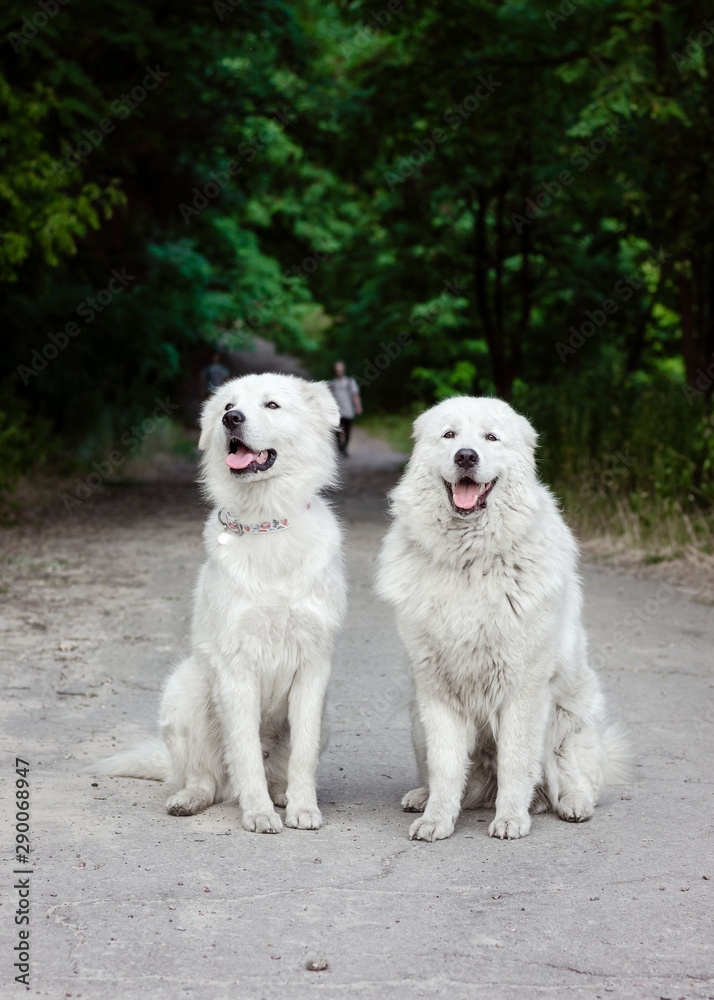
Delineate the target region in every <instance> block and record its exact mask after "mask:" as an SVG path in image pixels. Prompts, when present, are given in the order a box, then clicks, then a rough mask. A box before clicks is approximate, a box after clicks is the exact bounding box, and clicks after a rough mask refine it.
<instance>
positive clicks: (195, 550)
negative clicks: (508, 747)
mask: <svg viewBox="0 0 714 1000" xmlns="http://www.w3.org/2000/svg"><path fill="white" fill-rule="evenodd" d="M397 464H398V458H395V456H394V455H393V454H392V453H391V452H390V451H389V449H388V448H386V446H382V445H379V444H374V443H372V444H370V443H369V441H368V439H366V438H365V437H364V436H362V435H361V434H357V436H356V438H355V442H354V446H353V450H352V457H351V458H350V459H349V460H348V461H347V462H346V463H345V466H346V470H347V472H346V487H347V488H346V491H345V493H344V494H341V495H340V496H339V497H338V499H337V502H338V505H339V506H340V508H341V509H342V511H343V515H344V520H345V529H346V543H347V554H348V566H349V574H350V587H351V597H350V605H349V613H348V617H347V621H346V624H345V628H344V631H343V633H342V635H341V637H340V640H339V643H338V648H337V654H336V658H335V669H334V678H333V682H332V686H331V693H330V704H331V707H330V715H331V720H332V721H331V728H332V736H331V740H330V744H329V747H328V749H327V751H326V753H325V755H324V758H323V761H322V765H321V772H320V779H319V797H320V804H321V808H322V810H323V815H324V819H325V825H324V827H323V829H322V830H320V831H319V832H316V833H312V832H307V831H294V830H284V831H283V833H282V834H281V835H280V836H277V837H268V836H256V835H252V834H248V833H246V832H244V831H243V830H242V829H241V827H240V825H239V822H238V818H239V817H238V812H237V809H236V808H234V807H231V806H218V807H213V808H211V809H210V810H208V811H207V812H206V813H204V814H203V815H200V816H196V817H186V818H176V817H172V816H168V815H167V814H166V813H165V812H164V809H163V803H164V799H165V792H164V789H163V788H162V787H161V786H160V785H159V784H157V783H154V782H143V781H135V780H129V779H107V778H96V777H93V776H92V775H90V774H84V773H81V770H80V769H81V768H82V766H83V765H85V764H87V763H89V762H90V761H93V760H97V759H99V758H100V757H102V756H104V755H106V754H107V753H109V752H111V751H112V750H113V749H114V748H115V747H126V746H128V745H130V744H132V743H133V742H135V741H136V740H138V739H140V738H142V737H143V736H145V735H147V734H150V733H153V732H154V731H155V725H156V715H157V706H158V699H159V692H160V688H161V684H162V681H163V678H164V677H165V675H166V673H167V671H168V670H169V668H170V666H171V665H172V663H174V662H175V661H176V660H177V659H178V658H179V657H181V656H182V655H183V654H184V653H185V652H186V651H187V649H188V632H189V623H190V611H191V594H192V589H193V585H194V581H195V577H196V572H197V569H198V567H199V565H200V563H201V561H202V548H201V526H202V519H203V509H202V507H201V504H200V502H199V499H198V495H197V493H196V491H195V489H194V487H193V485H192V484H191V483H190V482H187V481H185V479H181V477H180V476H177V477H176V478H175V480H174V481H167V482H164V483H154V484H150V485H145V486H132V487H125V488H119V487H115V488H104V489H100V490H96V491H95V492H94V493H93V494H92V496H91V497H90V499H88V500H87V501H86V502H85V503H83V504H82V505H81V506H80V507H79V508H78V509H77V510H76V511H74V513H73V514H71V515H65V513H64V510H63V507H62V505H61V503H60V498H59V497H57V503H56V504H54V506H53V507H51V512H50V516H49V517H46V518H45V519H44V521H43V522H42V523H33V524H26V525H24V526H21V527H17V528H13V529H10V530H7V531H4V532H3V536H2V544H3V546H4V552H3V563H2V574H3V575H2V579H1V580H0V587H1V588H2V591H3V594H2V600H3V616H2V642H1V645H2V652H3V665H4V669H3V674H2V687H3V698H2V717H3V727H2V733H3V735H2V746H3V750H4V753H3V758H2V759H3V766H2V774H1V775H0V777H1V779H2V789H3V798H2V803H3V805H2V811H3V815H2V821H3V827H2V829H3V843H4V845H5V847H4V855H3V856H4V858H5V865H4V876H3V886H2V907H1V908H0V925H1V927H2V934H1V935H0V940H1V941H2V942H3V943H2V976H1V978H0V996H2V997H3V998H5V997H10V996H16V995H19V992H20V991H22V986H20V985H18V984H16V983H14V982H13V979H14V976H15V975H16V974H18V970H17V969H15V968H13V963H14V962H15V961H17V955H16V953H14V952H13V950H12V949H13V947H14V945H16V944H17V943H18V936H17V932H18V930H19V929H21V927H18V926H17V925H16V924H15V922H14V921H15V914H16V913H17V911H18V908H19V907H21V904H20V903H19V899H20V897H19V892H20V889H18V888H16V886H17V882H16V881H14V880H17V879H26V878H29V888H30V896H29V899H30V913H31V922H30V925H29V932H30V936H29V944H30V962H29V964H30V993H31V994H32V995H37V996H43V997H52V998H53V1000H54V998H64V997H82V998H84V1000H113V998H136V997H139V996H146V997H152V998H153V997H156V998H160V1000H164V998H165V1000H169V998H170V1000H176V998H181V997H196V998H204V997H205V998H209V997H211V998H222V997H237V998H241V1000H244V998H248V1000H253V998H255V1000H260V998H269V997H273V996H275V995H278V994H280V995H283V996H286V997H290V998H291V1000H295V998H297V1000H302V998H303V997H315V996H323V997H329V998H333V997H336V998H343V997H344V998H373V997H374V998H378V997H384V996H388V995H391V994H393V995H396V996H400V997H429V998H431V997H450V998H461V997H463V998H466V997H469V998H473V997H484V998H486V997H488V998H489V1000H500V998H518V1000H528V998H531V997H533V998H535V997H547V998H550V997H560V996H566V995H567V996H568V997H578V998H580V997H582V998H588V1000H589V998H592V1000H595V998H598V1000H599V998H606V997H610V996H612V997H616V998H618V1000H622V998H625V1000H629V998H635V997H637V998H648V1000H650V998H654V1000H659V998H686V1000H703V998H711V997H714V961H713V951H714V949H713V947H712V946H713V944H714V932H713V927H712V914H713V913H714V906H713V905H712V885H713V882H712V881H711V879H713V878H714V864H713V863H712V860H713V858H712V842H713V838H712V826H711V823H712V806H713V804H714V802H713V798H712V796H713V792H714V784H713V776H714V768H713V767H712V763H713V760H712V758H713V756H714V754H713V745H712V729H713V727H712V722H713V721H714V711H713V710H712V696H713V695H714V690H713V687H714V678H713V676H712V636H713V634H714V628H713V627H712V626H713V622H712V617H713V616H712V609H711V608H710V607H706V606H703V605H700V604H696V603H693V602H692V601H691V600H690V599H689V598H688V597H687V596H686V595H685V594H684V593H683V592H682V591H681V590H679V589H676V588H674V587H670V586H667V585H663V584H661V583H659V582H657V581H652V580H646V579H637V578H635V577H632V576H627V575H625V574H624V573H618V572H616V571H613V570H610V569H604V568H602V567H597V566H590V567H587V566H586V568H585V589H586V620H587V625H588V629H589V634H590V638H591V646H592V649H593V655H594V656H595V657H596V658H597V660H598V662H599V664H600V666H601V672H602V676H603V683H604V686H605V688H606V691H607V694H608V697H609V702H610V705H611V709H612V714H613V715H614V716H616V717H619V718H621V719H622V720H623V721H624V723H625V725H626V726H627V727H628V728H629V730H630V733H631V737H632V739H633V741H634V744H635V760H636V766H635V769H634V771H635V773H634V777H633V780H632V782H631V783H630V784H629V785H628V786H627V787H621V788H613V789H610V790H609V791H608V792H607V794H606V795H605V796H604V798H603V800H602V802H601V804H600V806H599V808H598V809H597V810H596V813H595V816H594V818H593V819H592V820H591V821H590V822H589V823H587V824H584V825H582V826H573V825H569V824H567V823H563V822H561V821H559V820H558V819H556V818H554V817H553V816H538V817H536V818H535V820H534V824H533V830H532V833H531V835H530V836H529V837H528V838H526V839H524V840H522V841H518V842H515V843H501V842H497V841H493V840H490V839H489V838H488V837H487V836H486V829H487V824H488V821H489V819H490V814H489V813H488V812H487V811H473V812H468V813H465V814H464V815H463V816H462V818H461V819H460V821H459V823H458V825H457V829H456V832H455V834H454V836H453V837H452V838H451V839H450V840H448V841H444V842H440V843H437V844H434V845H427V844H422V843H410V842H409V840H408V839H407V829H408V826H409V821H410V819H409V817H408V816H407V815H405V814H403V813H402V812H401V811H400V809H399V799H400V797H401V795H402V794H403V793H404V791H406V790H407V789H409V788H410V787H412V786H413V784H414V780H415V772H414V765H413V760H412V753H411V748H410V743H409V732H408V720H407V716H406V712H405V711H404V708H403V706H404V702H405V700H406V696H407V685H406V674H405V660H404V655H403V652H402V650H401V647H400V644H399V641H398V638H397V636H396V634H395V630H394V627H393V622H392V616H391V612H390V611H389V609H388V608H387V607H385V606H384V605H382V604H380V603H379V602H378V601H376V599H375V598H374V596H373V594H372V590H371V578H372V575H373V572H374V560H375V556H376V553H377V550H378V546H379V543H380V540H381V538H382V535H383V533H384V530H385V525H386V522H385V511H386V503H385V499H384V495H385V492H386V490H387V488H388V487H389V485H390V484H391V483H392V482H393V481H394V478H395V475H396V472H395V469H396V466H397ZM16 756H19V757H21V758H23V759H24V760H27V761H29V764H30V771H29V782H30V792H31V797H30V801H31V808H30V817H31V818H30V828H31V845H32V847H31V852H30V855H29V859H28V865H27V867H28V868H30V869H31V871H32V874H31V875H29V876H25V875H14V874H13V870H14V867H17V866H16V865H15V863H14V862H13V859H12V850H11V848H12V844H13V840H14V829H13V825H14V802H13V799H12V798H11V793H13V792H14V782H15V778H16V775H15V770H14V764H15V757H16ZM19 867H25V866H19ZM309 959H326V960H327V962H328V963H329V968H328V969H327V970H325V971H321V972H313V971H308V970H307V969H306V967H305V963H306V961H307V960H309Z"/></svg>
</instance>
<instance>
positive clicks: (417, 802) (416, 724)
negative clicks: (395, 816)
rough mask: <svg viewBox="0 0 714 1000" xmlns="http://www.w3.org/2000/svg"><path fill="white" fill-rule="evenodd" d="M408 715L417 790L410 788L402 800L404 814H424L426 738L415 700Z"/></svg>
mask: <svg viewBox="0 0 714 1000" xmlns="http://www.w3.org/2000/svg"><path fill="white" fill-rule="evenodd" d="M409 714H410V716H411V721H412V746H413V747H414V756H415V758H416V765H417V772H418V774H419V786H420V787H419V788H412V790H411V791H410V792H407V793H406V795H404V796H403V798H402V809H403V810H404V812H424V809H425V808H426V803H427V801H428V799H429V769H428V767H427V762H426V736H425V735H424V726H423V724H422V721H421V719H420V718H419V710H418V709H417V704H416V699H415V698H413V697H412V699H411V701H410V702H409Z"/></svg>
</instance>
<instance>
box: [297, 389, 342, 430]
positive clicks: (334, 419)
mask: <svg viewBox="0 0 714 1000" xmlns="http://www.w3.org/2000/svg"><path fill="white" fill-rule="evenodd" d="M304 392H305V397H306V399H307V401H308V402H309V403H310V405H311V406H314V407H315V409H316V410H317V412H318V413H319V414H320V416H321V417H322V419H323V420H324V421H325V423H326V424H327V425H328V427H334V428H336V427H339V426H340V411H339V409H338V408H337V402H336V401H335V397H334V396H333V395H332V392H331V391H330V387H329V386H328V384H327V382H306V383H305V389H304Z"/></svg>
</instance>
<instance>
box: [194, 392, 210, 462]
mask: <svg viewBox="0 0 714 1000" xmlns="http://www.w3.org/2000/svg"><path fill="white" fill-rule="evenodd" d="M212 402H213V400H212V399H211V397H210V396H209V398H208V399H207V400H206V402H205V403H204V404H203V406H202V408H201V418H200V420H199V424H200V425H201V436H200V438H199V439H198V448H199V451H205V450H206V448H207V447H208V441H209V439H210V436H211V433H210V432H211V419H212V413H213V407H212V406H211V403H212Z"/></svg>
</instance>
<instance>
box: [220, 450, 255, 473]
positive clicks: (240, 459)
mask: <svg viewBox="0 0 714 1000" xmlns="http://www.w3.org/2000/svg"><path fill="white" fill-rule="evenodd" d="M257 461H258V456H257V455H256V453H255V452H254V451H248V449H247V448H239V449H238V451H237V452H236V453H235V455H226V465H229V466H230V467H231V469H245V467H246V466H247V465H250V463H251V462H257Z"/></svg>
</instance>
